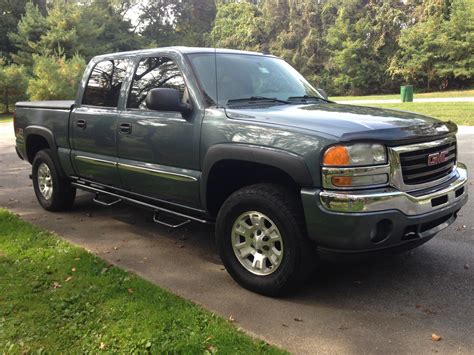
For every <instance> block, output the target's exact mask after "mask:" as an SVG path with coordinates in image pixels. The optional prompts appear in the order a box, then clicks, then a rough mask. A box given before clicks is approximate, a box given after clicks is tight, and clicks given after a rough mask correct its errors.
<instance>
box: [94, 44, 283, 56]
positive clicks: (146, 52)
mask: <svg viewBox="0 0 474 355" xmlns="http://www.w3.org/2000/svg"><path fill="white" fill-rule="evenodd" d="M159 52H178V53H181V54H197V53H214V52H216V53H228V54H247V55H261V56H269V57H274V56H273V55H270V54H266V53H258V52H249V51H240V50H236V49H226V48H206V47H184V46H174V47H161V48H150V49H139V50H135V51H128V52H117V53H108V54H101V55H98V56H95V57H94V59H102V58H104V59H105V58H123V57H130V56H136V55H153V54H155V53H159Z"/></svg>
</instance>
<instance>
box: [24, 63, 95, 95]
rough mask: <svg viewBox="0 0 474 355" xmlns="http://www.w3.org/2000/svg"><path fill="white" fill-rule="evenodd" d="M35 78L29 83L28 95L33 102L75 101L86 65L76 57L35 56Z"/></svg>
mask: <svg viewBox="0 0 474 355" xmlns="http://www.w3.org/2000/svg"><path fill="white" fill-rule="evenodd" d="M33 62H34V65H33V77H32V78H31V79H30V80H29V83H28V90H27V91H28V95H29V97H30V99H32V100H66V99H69V100H71V99H74V97H75V95H76V91H77V86H78V83H79V80H80V79H81V76H82V73H83V72H84V69H85V66H86V63H85V61H84V59H83V58H81V57H79V56H77V55H75V56H73V57H72V58H71V59H66V58H65V56H59V57H58V56H40V55H37V54H35V55H33Z"/></svg>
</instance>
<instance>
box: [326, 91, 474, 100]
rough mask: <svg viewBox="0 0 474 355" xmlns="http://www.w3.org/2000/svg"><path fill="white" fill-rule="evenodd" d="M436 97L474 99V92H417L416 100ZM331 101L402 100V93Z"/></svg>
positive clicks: (342, 98) (349, 97)
mask: <svg viewBox="0 0 474 355" xmlns="http://www.w3.org/2000/svg"><path fill="white" fill-rule="evenodd" d="M436 97H474V90H457V91H438V92H426V93H417V92H415V94H414V98H415V99H421V98H426V99H427V98H436ZM330 99H331V100H334V101H344V100H347V101H349V100H387V99H400V93H397V94H391V95H368V96H331V97H330Z"/></svg>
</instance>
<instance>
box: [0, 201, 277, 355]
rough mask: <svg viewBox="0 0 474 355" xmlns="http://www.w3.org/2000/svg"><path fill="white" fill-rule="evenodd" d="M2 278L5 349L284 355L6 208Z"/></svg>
mask: <svg viewBox="0 0 474 355" xmlns="http://www.w3.org/2000/svg"><path fill="white" fill-rule="evenodd" d="M73 268H74V270H73ZM0 275H1V277H0V290H2V292H0V305H1V307H0V329H1V331H0V352H1V353H6V354H20V353H34V354H36V353H38V354H41V353H45V352H46V353H52V354H56V353H65V352H66V353H72V354H78V353H100V352H101V351H104V352H107V353H121V354H129V353H134V354H135V353H144V354H145V353H146V354H148V353H151V354H161V353H183V354H198V353H199V354H200V353H216V352H219V353H223V354H231V353H237V354H264V353H270V354H281V353H283V352H282V351H281V350H279V349H276V348H274V347H271V346H269V345H267V344H265V343H263V342H260V341H256V340H254V339H252V338H250V337H249V336H247V335H245V334H243V333H242V332H240V331H238V330H237V329H236V328H235V327H234V326H233V325H232V324H231V323H229V322H226V321H225V320H224V319H222V318H220V317H218V316H216V315H214V314H212V313H210V312H208V311H205V310H203V309H202V308H201V307H199V306H196V305H194V304H192V303H191V302H189V301H186V300H183V299H182V298H179V297H177V296H175V295H172V294H170V293H169V292H167V291H165V290H163V289H161V288H159V287H157V286H155V285H153V284H151V283H150V282H147V281H145V280H143V279H141V278H139V277H137V276H136V275H132V274H130V273H127V272H125V271H123V270H121V269H119V268H117V267H114V266H111V265H110V264H107V263H106V262H105V261H103V260H101V259H99V258H97V257H95V256H94V255H92V254H90V253H88V252H86V251H85V250H83V249H81V248H79V247H75V246H72V245H71V244H69V243H67V242H65V241H63V240H61V239H59V238H58V237H57V236H54V235H52V234H51V233H48V232H46V231H43V230H41V229H39V228H36V227H33V226H32V225H30V224H27V223H25V222H23V221H21V220H19V219H18V218H17V217H15V216H14V215H13V214H11V213H8V212H7V211H5V210H2V209H0Z"/></svg>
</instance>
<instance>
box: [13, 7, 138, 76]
mask: <svg viewBox="0 0 474 355" xmlns="http://www.w3.org/2000/svg"><path fill="white" fill-rule="evenodd" d="M115 2H116V1H114V0H105V1H95V2H93V3H92V4H90V5H78V4H77V3H74V2H60V1H56V2H54V3H53V5H52V6H51V7H50V8H49V12H48V14H47V16H43V14H42V13H41V11H40V9H39V8H38V7H37V6H35V5H33V4H31V3H28V4H27V5H26V11H25V14H24V16H23V17H22V19H21V20H20V22H19V23H18V31H17V32H14V33H11V34H10V39H11V40H12V41H13V42H14V43H15V45H16V46H17V48H18V54H17V55H15V56H14V57H13V59H14V61H15V62H16V63H21V64H24V65H26V66H28V67H31V66H32V65H33V59H32V57H33V55H34V54H37V55H41V56H44V55H50V56H62V55H64V56H66V58H72V57H73V56H74V55H76V54H79V55H81V56H83V57H84V58H86V59H87V60H89V59H90V58H91V57H93V56H95V55H97V54H104V53H108V52H117V51H125V50H131V49H138V48H140V47H141V46H142V41H141V39H140V38H139V36H138V35H137V34H135V33H133V32H132V26H131V24H130V21H128V20H126V19H124V17H123V15H122V12H123V11H124V10H123V8H122V7H119V6H118V5H114V3H115Z"/></svg>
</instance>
